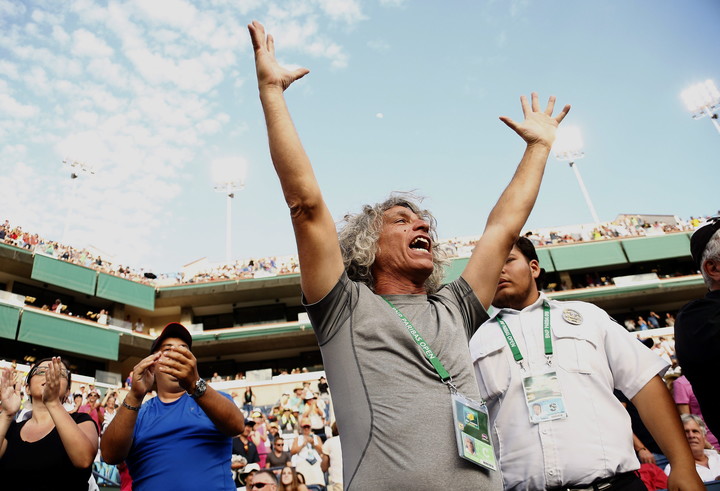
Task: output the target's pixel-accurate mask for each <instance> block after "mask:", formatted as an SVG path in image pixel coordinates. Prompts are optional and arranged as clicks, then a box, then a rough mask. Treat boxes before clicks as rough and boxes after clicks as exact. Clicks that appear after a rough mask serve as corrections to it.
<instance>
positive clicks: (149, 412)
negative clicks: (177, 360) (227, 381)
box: [126, 392, 236, 491]
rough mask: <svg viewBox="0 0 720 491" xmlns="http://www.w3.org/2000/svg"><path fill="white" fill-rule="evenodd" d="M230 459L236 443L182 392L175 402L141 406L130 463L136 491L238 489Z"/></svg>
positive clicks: (128, 460)
mask: <svg viewBox="0 0 720 491" xmlns="http://www.w3.org/2000/svg"><path fill="white" fill-rule="evenodd" d="M221 394H222V395H224V396H225V397H227V398H228V399H230V400H231V401H232V397H230V395H229V394H225V393H222V392H221ZM231 455H232V439H231V438H230V437H229V436H225V435H224V434H223V433H221V432H220V430H218V429H217V427H216V426H215V424H214V423H213V422H212V421H211V420H210V418H208V416H207V415H206V414H205V411H203V410H202V408H201V407H200V406H199V405H198V404H197V402H196V401H195V400H194V399H193V398H192V397H190V396H188V395H187V394H183V395H182V397H180V398H179V399H178V400H176V401H174V402H170V403H164V402H162V401H161V400H160V398H158V397H155V398H153V399H150V400H149V401H148V402H146V403H144V404H143V405H142V407H141V408H140V412H139V414H138V417H137V421H136V422H135V431H134V433H133V443H132V446H131V447H130V453H129V455H128V457H127V459H126V462H127V466H128V469H129V471H130V476H131V477H132V479H133V490H135V491H143V490H158V489H173V490H177V491H182V490H188V491H190V490H192V491H195V490H197V489H203V490H222V491H225V490H227V491H235V489H236V488H235V485H234V484H233V480H232V474H231V472H230V459H231Z"/></svg>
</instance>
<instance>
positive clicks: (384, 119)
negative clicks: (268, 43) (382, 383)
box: [0, 0, 720, 272]
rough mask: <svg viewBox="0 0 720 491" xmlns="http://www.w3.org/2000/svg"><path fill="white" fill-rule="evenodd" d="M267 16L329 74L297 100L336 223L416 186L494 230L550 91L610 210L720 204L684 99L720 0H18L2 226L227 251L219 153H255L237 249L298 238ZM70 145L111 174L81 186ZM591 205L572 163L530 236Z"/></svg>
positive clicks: (196, 251) (703, 126) (699, 131)
mask: <svg viewBox="0 0 720 491" xmlns="http://www.w3.org/2000/svg"><path fill="white" fill-rule="evenodd" d="M252 19H258V20H260V21H261V22H264V23H265V24H266V28H267V30H268V31H269V32H271V33H273V34H274V36H275V38H276V48H277V55H278V58H279V59H280V60H281V62H282V63H285V64H288V65H297V66H305V67H308V68H309V69H310V70H311V73H310V74H309V75H308V76H306V77H305V78H304V79H303V80H301V81H299V82H298V83H296V84H295V85H293V86H292V87H291V88H290V89H289V91H288V92H287V94H286V97H287V99H288V103H289V106H290V109H291V112H292V114H293V117H294V119H295V123H296V125H297V127H298V130H299V132H300V134H301V137H302V139H303V142H304V144H305V147H306V150H307V152H308V153H309V155H310V157H311V160H312V161H313V164H314V166H315V170H316V174H317V176H318V179H319V181H320V183H321V186H322V188H323V191H324V195H325V198H326V201H327V202H328V205H329V207H330V210H331V211H332V213H333V215H334V216H335V217H336V218H337V219H340V218H341V217H342V215H343V214H344V213H346V212H348V211H355V210H357V209H358V208H359V207H360V206H361V205H362V204H363V203H366V202H373V201H378V200H381V199H383V198H384V197H385V196H386V195H387V194H388V193H390V192H392V191H408V190H413V191H415V192H416V193H417V194H420V195H422V196H426V197H427V199H426V201H425V204H426V205H427V206H428V207H429V208H430V209H431V210H433V212H434V213H435V215H436V217H437V219H438V224H439V236H440V237H443V238H449V237H455V236H469V235H477V234H479V233H480V232H481V231H482V229H483V226H484V223H485V219H486V217H487V214H488V213H489V211H490V209H491V208H492V206H493V204H494V203H495V201H496V200H497V198H498V196H499V195H500V192H501V191H502V189H503V188H504V186H505V185H506V183H507V182H508V181H509V179H510V178H511V176H512V173H513V171H514V169H515V166H516V164H517V162H518V160H519V159H520V157H521V155H522V151H523V148H524V145H523V143H522V141H521V140H520V139H519V137H517V136H516V135H515V134H514V133H513V132H512V131H511V130H510V129H509V128H507V127H505V125H504V124H503V123H502V122H500V121H499V120H498V116H501V115H507V116H510V117H512V118H515V119H520V118H521V116H522V113H521V110H520V104H519V96H520V95H521V94H529V93H530V92H531V91H533V90H535V91H537V92H539V93H540V96H541V99H543V100H546V99H547V97H548V96H549V95H550V94H554V95H556V96H557V98H558V104H559V105H562V104H565V103H570V104H572V105H573V109H572V110H571V112H570V114H569V116H568V117H567V118H566V121H565V123H566V124H568V125H570V124H571V125H575V126H578V127H579V128H580V129H581V131H582V135H583V139H584V142H585V144H584V151H585V158H584V159H582V160H580V161H578V165H579V168H580V171H581V173H582V176H583V179H584V180H585V183H586V186H587V188H588V191H589V193H590V196H591V198H592V200H593V202H594V205H595V208H596V209H597V212H598V214H599V216H600V219H601V220H611V219H613V218H615V216H616V215H617V214H619V213H649V214H676V215H678V216H680V217H682V218H686V219H687V218H689V217H690V216H697V215H705V214H713V213H716V212H717V210H718V208H720V201H719V200H718V199H717V196H718V189H717V169H718V165H717V163H718V158H717V156H718V149H720V134H718V133H717V131H716V130H715V129H714V128H713V126H712V124H711V123H710V121H708V120H707V119H702V120H693V119H692V118H691V117H690V114H689V113H688V112H687V111H686V109H685V108H684V106H683V104H682V101H681V99H680V92H681V91H682V90H683V89H685V88H686V87H687V86H689V85H691V84H694V83H697V82H701V81H704V80H706V79H713V80H715V82H716V83H717V84H720V67H719V66H718V64H717V60H718V53H720V39H719V38H718V37H717V36H715V35H713V32H712V29H713V26H715V25H717V23H718V21H720V3H719V2H717V1H714V0H691V1H687V2H677V1H669V0H660V1H650V0H644V1H634V2H627V1H621V0H609V1H605V2H577V1H554V2H539V1H500V0H497V1H485V2H481V1H477V2H470V1H447V2H439V1H430V0H427V1H419V0H418V1H409V0H408V1H402V0H384V1H379V0H373V1H356V0H337V1H331V0H302V1H278V2H269V1H264V0H252V1H238V0H228V1H224V0H207V1H204V2H197V3H193V2H190V1H186V0H173V1H159V0H158V1H153V2H147V1H141V0H136V1H113V2H94V1H91V0H72V1H67V2H44V1H43V2H40V1H38V2H32V1H28V2H22V3H20V2H11V1H7V0H0V29H1V30H2V32H3V36H2V37H1V38H0V147H2V151H1V152H0V166H1V167H2V173H1V174H2V175H0V187H1V188H2V189H3V192H2V193H0V209H1V210H2V213H1V214H0V215H1V216H0V218H1V219H5V218H7V219H9V220H10V221H11V222H12V223H15V224H20V225H23V226H24V228H25V229H28V230H32V231H37V232H39V233H40V234H41V235H43V236H45V237H48V238H51V239H58V240H59V239H61V237H62V236H63V233H64V231H65V226H66V224H68V242H70V243H72V244H73V245H77V246H81V247H82V246H89V245H92V246H95V247H97V248H98V249H100V250H102V251H104V252H106V253H107V254H109V255H111V256H112V257H113V258H114V260H115V262H116V263H121V264H127V263H129V264H130V265H133V266H135V267H145V268H150V269H153V270H154V271H157V272H170V271H177V270H179V269H180V267H181V266H182V265H183V264H186V263H189V262H191V261H194V260H196V259H199V258H201V257H205V256H207V257H208V259H209V260H211V261H221V260H223V259H224V257H225V216H226V215H225V199H224V197H223V195H222V194H219V193H216V192H215V191H214V190H213V168H214V167H215V166H216V165H221V164H222V163H223V162H228V161H230V162H237V166H245V167H246V168H247V175H246V179H245V182H246V183H245V188H244V189H243V190H242V191H239V192H237V193H236V198H235V199H234V201H233V204H232V206H233V220H232V221H233V251H232V253H233V256H234V257H236V258H247V257H253V256H269V255H286V254H291V253H293V252H294V250H295V246H294V239H293V236H292V229H291V226H290V220H289V216H288V213H287V209H286V206H285V203H284V201H283V199H282V195H281V193H280V187H279V184H278V182H277V178H276V177H275V174H274V171H273V169H272V165H271V163H270V159H269V152H268V149H267V138H266V135H265V128H264V122H263V119H262V113H261V109H260V104H259V101H258V99H257V88H256V83H255V79H254V65H253V59H252V51H251V49H250V44H249V37H248V34H247V30H246V27H245V26H246V25H247V23H248V22H249V21H250V20H252ZM66 158H67V159H74V160H78V161H82V162H85V163H87V164H89V165H92V166H93V167H94V170H95V174H94V175H92V176H89V175H82V176H81V177H80V178H79V179H77V180H76V181H75V184H76V186H77V188H76V191H75V194H74V196H75V197H74V199H73V198H72V196H73V192H72V187H73V185H72V184H71V180H70V178H69V174H70V171H69V170H68V169H67V168H66V167H63V166H62V165H61V162H62V160H63V159H66ZM218 162H219V163H220V164H217V163H218ZM221 166H222V165H221ZM68 216H70V218H69V219H68ZM590 221H591V217H590V214H589V211H588V209H587V206H586V205H585V202H584V200H583V197H582V195H581V193H580V190H579V187H578V184H577V181H576V180H575V177H574V175H573V174H572V171H571V170H570V169H569V168H568V166H567V163H564V162H558V161H556V160H555V159H554V158H552V157H551V159H550V161H549V163H548V167H547V171H546V177H545V180H544V183H543V187H542V190H541V193H540V197H539V199H538V202H537V205H536V207H535V210H534V211H533V213H532V215H531V217H530V220H529V222H528V228H533V227H550V226H559V225H568V224H577V223H587V222H590Z"/></svg>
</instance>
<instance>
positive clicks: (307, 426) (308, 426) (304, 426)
mask: <svg viewBox="0 0 720 491" xmlns="http://www.w3.org/2000/svg"><path fill="white" fill-rule="evenodd" d="M302 427H303V428H312V426H310V425H302Z"/></svg>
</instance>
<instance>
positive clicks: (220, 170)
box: [212, 157, 247, 264]
mask: <svg viewBox="0 0 720 491" xmlns="http://www.w3.org/2000/svg"><path fill="white" fill-rule="evenodd" d="M246 170H247V163H246V162H245V160H244V159H242V158H238V157H234V158H225V159H218V160H216V161H215V162H213V165H212V174H213V181H214V182H215V191H216V192H218V193H223V194H225V196H226V207H227V210H226V212H225V263H226V264H230V260H231V258H232V199H233V198H234V197H235V191H240V190H241V189H243V188H244V187H245V173H246Z"/></svg>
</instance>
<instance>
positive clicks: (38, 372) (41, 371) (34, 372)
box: [30, 367, 69, 377]
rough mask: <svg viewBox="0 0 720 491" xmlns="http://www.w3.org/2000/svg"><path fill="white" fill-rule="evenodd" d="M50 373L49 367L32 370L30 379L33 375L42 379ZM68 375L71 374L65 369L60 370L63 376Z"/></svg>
mask: <svg viewBox="0 0 720 491" xmlns="http://www.w3.org/2000/svg"><path fill="white" fill-rule="evenodd" d="M49 371H50V369H49V368H47V367H36V368H33V369H32V370H30V377H32V376H33V375H40V376H41V377H44V376H46V375H47V374H48V372H49ZM68 373H69V372H68V371H67V370H65V369H64V368H61V369H60V375H61V376H63V377H67V374H68Z"/></svg>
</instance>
